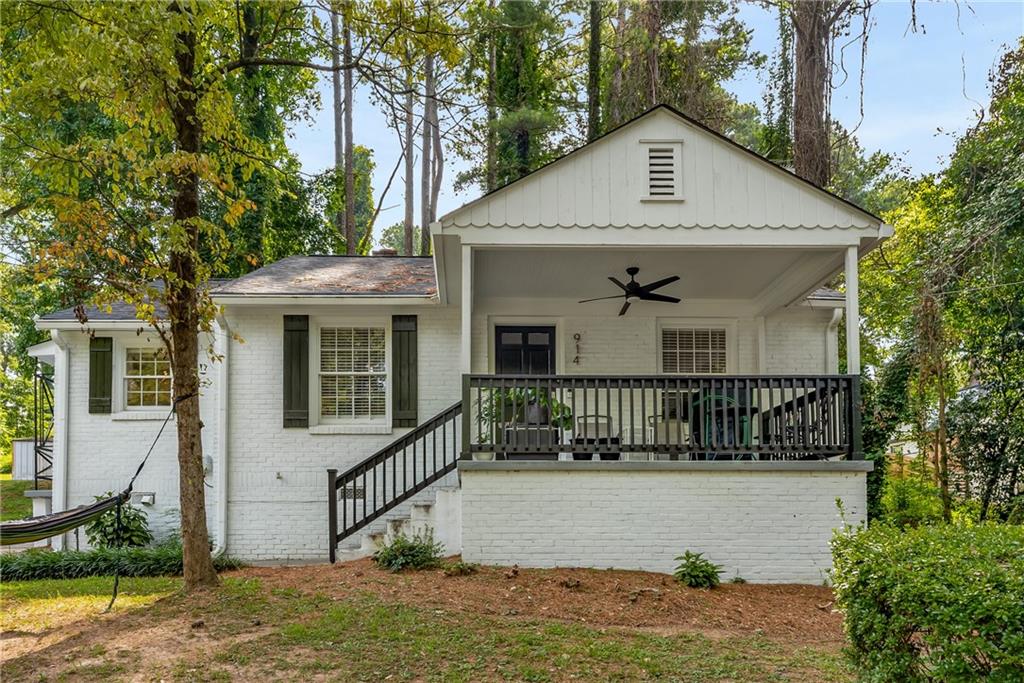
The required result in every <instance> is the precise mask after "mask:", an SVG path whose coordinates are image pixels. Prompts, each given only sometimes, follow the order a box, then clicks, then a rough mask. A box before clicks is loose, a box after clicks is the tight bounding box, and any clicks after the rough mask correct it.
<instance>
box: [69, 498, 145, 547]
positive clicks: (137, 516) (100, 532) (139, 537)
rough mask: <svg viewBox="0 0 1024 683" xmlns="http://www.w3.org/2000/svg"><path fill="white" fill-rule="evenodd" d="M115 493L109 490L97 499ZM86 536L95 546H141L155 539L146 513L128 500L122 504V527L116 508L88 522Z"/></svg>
mask: <svg viewBox="0 0 1024 683" xmlns="http://www.w3.org/2000/svg"><path fill="white" fill-rule="evenodd" d="M113 495H114V493H113V492H112V491H107V493H106V494H105V495H102V496H96V500H104V499H106V498H110V497H111V496H113ZM85 536H86V538H88V539H89V545H91V546H93V547H94V548H119V547H128V548H141V547H142V546H145V545H149V544H150V543H151V542H152V541H153V534H152V532H150V530H149V518H148V517H146V513H145V512H143V511H142V510H140V509H139V508H137V507H135V506H134V505H132V504H131V503H128V502H125V503H122V504H121V524H120V528H118V523H117V509H116V508H115V509H111V510H107V511H106V512H104V513H103V514H102V515H100V516H99V517H98V518H96V519H95V520H94V521H92V522H89V523H88V524H86V525H85Z"/></svg>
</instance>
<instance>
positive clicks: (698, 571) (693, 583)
mask: <svg viewBox="0 0 1024 683" xmlns="http://www.w3.org/2000/svg"><path fill="white" fill-rule="evenodd" d="M676 560H677V561H678V562H679V566H678V567H676V571H675V573H674V574H673V576H675V577H676V581H679V582H681V583H684V584H686V585H687V586H689V587H690V588H714V587H715V586H717V585H718V584H719V583H720V582H721V579H720V578H719V574H721V573H722V568H721V567H719V566H718V565H717V564H715V563H713V562H712V561H711V560H709V559H707V558H705V557H704V553H694V552H690V551H689V550H687V551H686V552H685V553H683V554H682V555H680V556H679V557H677V558H676Z"/></svg>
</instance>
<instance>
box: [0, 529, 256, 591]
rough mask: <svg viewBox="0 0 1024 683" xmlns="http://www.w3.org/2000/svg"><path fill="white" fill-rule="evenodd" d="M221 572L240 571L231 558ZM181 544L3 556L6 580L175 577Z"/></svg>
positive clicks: (0, 572)
mask: <svg viewBox="0 0 1024 683" xmlns="http://www.w3.org/2000/svg"><path fill="white" fill-rule="evenodd" d="M213 565H214V566H215V567H216V568H217V570H218V571H225V570H228V569H237V568H239V567H241V566H242V563H241V562H239V561H238V560H235V559H233V558H230V557H225V556H220V557H215V558H214V559H213ZM181 571H182V557H181V543H180V542H179V541H178V540H177V539H175V540H173V541H168V542H166V543H162V544H160V545H158V546H156V547H153V548H94V549H92V550H58V551H50V550H28V551H26V552H22V553H9V554H3V555H0V577H2V579H3V580H4V581H29V580H32V579H80V578H84V577H86V576H113V575H114V574H115V573H117V574H120V575H121V576H175V575H179V574H181Z"/></svg>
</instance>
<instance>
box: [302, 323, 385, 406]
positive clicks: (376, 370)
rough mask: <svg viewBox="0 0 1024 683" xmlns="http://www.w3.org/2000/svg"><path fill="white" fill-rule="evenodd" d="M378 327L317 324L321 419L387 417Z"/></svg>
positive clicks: (381, 335) (382, 340)
mask: <svg viewBox="0 0 1024 683" xmlns="http://www.w3.org/2000/svg"><path fill="white" fill-rule="evenodd" d="M385 332H386V330H385V328H384V327H383V326H381V327H370V326H360V327H321V328H320V358H319V366H318V367H319V370H318V374H319V382H320V421H321V422H325V423H331V422H382V421H384V420H385V419H386V418H387V363H386V357H387V356H386V352H387V348H386V343H385V339H386V335H385Z"/></svg>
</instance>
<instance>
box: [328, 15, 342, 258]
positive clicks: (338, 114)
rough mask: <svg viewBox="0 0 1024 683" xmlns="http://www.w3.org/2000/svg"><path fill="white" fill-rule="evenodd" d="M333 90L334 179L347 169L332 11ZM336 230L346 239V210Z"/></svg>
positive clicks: (338, 54)
mask: <svg viewBox="0 0 1024 683" xmlns="http://www.w3.org/2000/svg"><path fill="white" fill-rule="evenodd" d="M331 66H332V67H334V71H332V72H331V89H332V93H333V97H334V179H335V182H337V181H338V179H339V178H341V176H342V173H343V172H344V168H345V140H344V135H345V128H344V126H343V125H342V116H343V115H344V107H343V106H342V99H341V97H342V94H341V70H340V67H341V32H340V31H339V30H338V13H337V12H335V11H333V10H332V11H331ZM334 229H335V231H336V232H337V234H338V240H339V241H341V240H344V239H345V209H344V207H338V210H337V211H336V212H335V213H334Z"/></svg>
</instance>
